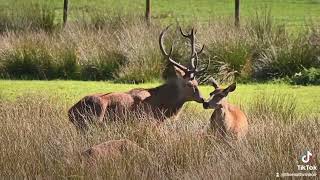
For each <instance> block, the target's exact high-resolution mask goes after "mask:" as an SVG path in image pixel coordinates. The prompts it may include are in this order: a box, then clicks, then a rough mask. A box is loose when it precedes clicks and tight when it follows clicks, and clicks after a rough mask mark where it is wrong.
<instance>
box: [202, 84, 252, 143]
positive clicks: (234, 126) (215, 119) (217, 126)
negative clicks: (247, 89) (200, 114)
mask: <svg viewBox="0 0 320 180" xmlns="http://www.w3.org/2000/svg"><path fill="white" fill-rule="evenodd" d="M213 83H214V87H215V88H216V89H215V91H213V92H212V93H210V95H211V97H210V99H209V100H208V101H206V102H204V103H203V106H204V108H205V109H215V110H214V112H213V114H212V116H211V118H210V129H211V130H213V131H214V132H215V133H217V134H218V135H221V136H223V137H232V138H235V139H241V138H243V137H244V136H245V135H246V134H247V132H248V120H247V117H246V115H245V114H244V113H243V112H242V111H241V110H240V108H239V107H237V106H235V105H233V104H231V103H229V102H228V101H227V100H226V97H227V95H228V93H229V92H232V91H234V90H235V88H236V84H235V83H234V84H232V85H230V86H229V87H228V88H226V89H221V88H220V87H219V86H218V85H217V84H216V83H215V82H213Z"/></svg>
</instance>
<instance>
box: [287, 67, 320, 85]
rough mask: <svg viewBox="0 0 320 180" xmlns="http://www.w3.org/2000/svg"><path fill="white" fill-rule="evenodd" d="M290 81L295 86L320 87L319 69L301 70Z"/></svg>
mask: <svg viewBox="0 0 320 180" xmlns="http://www.w3.org/2000/svg"><path fill="white" fill-rule="evenodd" d="M291 80H292V83H293V84H297V85H320V68H313V67H312V68H309V69H307V68H303V70H302V71H301V72H299V73H296V74H295V75H294V76H293V77H292V78H291Z"/></svg>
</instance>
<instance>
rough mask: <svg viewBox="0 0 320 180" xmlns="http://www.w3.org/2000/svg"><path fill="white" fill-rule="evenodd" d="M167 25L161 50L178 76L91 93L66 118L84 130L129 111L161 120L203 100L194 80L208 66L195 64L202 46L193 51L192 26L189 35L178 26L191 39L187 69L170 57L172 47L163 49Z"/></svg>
mask: <svg viewBox="0 0 320 180" xmlns="http://www.w3.org/2000/svg"><path fill="white" fill-rule="evenodd" d="M168 28H169V27H167V28H166V29H164V30H163V31H162V32H161V34H160V37H159V44H160V50H161V52H162V54H163V56H165V57H166V59H167V60H168V61H169V62H170V64H172V65H173V66H174V68H175V70H176V75H177V76H176V77H174V78H171V79H169V80H167V82H166V83H165V84H163V85H161V86H159V87H156V88H151V89H142V88H138V89H132V90H131V91H129V92H125V93H107V94H93V95H89V96H86V97H84V98H83V99H81V100H80V101H79V102H78V103H76V104H75V105H74V106H73V107H71V108H70V110H69V111H68V115H69V119H70V121H71V122H72V123H73V124H75V125H76V127H78V128H79V129H87V127H88V123H90V122H92V121H95V122H98V123H103V122H104V121H105V120H109V121H110V120H111V121H113V120H116V119H119V118H120V119H121V117H122V116H123V115H125V114H126V113H128V112H129V113H131V112H138V111H142V112H146V113H151V114H152V115H153V117H154V118H155V119H157V120H160V121H163V120H164V119H166V118H169V117H172V116H174V115H176V114H177V113H178V112H179V111H180V109H181V107H182V106H183V104H184V103H185V102H188V101H196V102H198V103H203V102H204V99H203V97H202V96H201V94H200V92H199V89H198V82H197V81H196V79H195V76H197V75H199V74H201V73H203V72H204V71H205V70H206V69H207V68H208V64H209V63H208V64H207V66H206V67H205V68H202V69H200V70H199V69H198V67H197V66H198V55H199V54H200V53H201V52H202V50H203V47H204V46H203V47H202V49H201V50H200V51H199V52H197V51H196V50H195V31H194V30H193V29H192V31H191V33H190V34H184V33H183V32H182V30H181V28H180V31H181V34H182V35H183V36H184V37H186V38H188V39H190V41H191V56H190V61H191V65H190V68H187V67H185V66H183V65H181V64H179V63H177V62H176V61H174V60H173V59H172V58H171V54H172V51H173V47H171V49H170V51H169V53H167V52H166V51H165V49H164V45H163V44H164V42H163V37H164V34H165V33H166V31H167V30H168ZM92 117H93V118H92Z"/></svg>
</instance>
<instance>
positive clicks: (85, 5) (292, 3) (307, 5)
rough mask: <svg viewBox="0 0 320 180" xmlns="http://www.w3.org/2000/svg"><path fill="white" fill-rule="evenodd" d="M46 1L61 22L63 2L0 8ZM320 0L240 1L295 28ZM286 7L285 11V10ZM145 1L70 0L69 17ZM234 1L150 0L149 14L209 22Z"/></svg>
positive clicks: (140, 8) (140, 9)
mask: <svg viewBox="0 0 320 180" xmlns="http://www.w3.org/2000/svg"><path fill="white" fill-rule="evenodd" d="M30 3H39V4H46V5H47V6H49V7H50V8H53V9H55V12H56V14H57V16H56V17H57V22H58V21H59V22H61V18H62V7H63V1H60V0H52V1H50V2H47V1H44V0H27V1H21V0H14V1H10V2H9V1H5V0H0V7H6V8H7V7H10V6H11V7H20V6H21V5H23V4H30ZM319 4H320V1H318V0H281V1H278V0H246V1H243V2H241V16H242V17H243V18H247V17H251V16H252V15H254V14H255V13H256V12H257V11H261V10H263V9H271V10H272V14H273V16H274V17H275V19H276V20H277V22H279V23H285V24H287V25H288V26H291V27H292V26H293V27H294V28H297V27H300V26H302V25H304V24H305V23H306V22H310V20H313V21H314V22H316V21H317V20H318V18H319V16H318V13H319V11H320V6H319ZM284 9H285V11H284ZM144 10H145V1H144V0H122V1H117V0H95V1H91V0H76V1H73V0H70V13H71V14H70V17H71V19H72V20H76V19H81V18H83V16H87V15H85V14H89V16H90V14H95V13H96V14H109V15H110V14H111V15H119V14H137V15H140V16H141V15H143V14H144ZM233 13H234V1H221V0H186V1H182V0H161V1H160V0H154V1H152V17H153V18H154V19H162V20H165V21H171V22H175V21H176V20H178V21H190V20H192V21H202V22H208V21H210V20H214V19H216V18H217V17H223V18H225V17H233Z"/></svg>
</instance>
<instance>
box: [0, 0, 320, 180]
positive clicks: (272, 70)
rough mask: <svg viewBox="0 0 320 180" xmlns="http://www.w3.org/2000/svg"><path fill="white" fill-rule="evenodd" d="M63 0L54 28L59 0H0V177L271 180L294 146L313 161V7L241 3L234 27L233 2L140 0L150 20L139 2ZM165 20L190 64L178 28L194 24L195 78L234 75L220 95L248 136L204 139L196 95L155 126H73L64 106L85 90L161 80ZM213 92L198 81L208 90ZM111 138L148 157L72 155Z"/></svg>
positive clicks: (318, 144) (318, 6) (317, 68)
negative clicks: (91, 162) (236, 111)
mask: <svg viewBox="0 0 320 180" xmlns="http://www.w3.org/2000/svg"><path fill="white" fill-rule="evenodd" d="M69 2H70V11H69V21H68V23H67V25H66V27H64V28H62V25H61V22H62V20H61V19H62V6H63V1H61V0H51V1H45V0H27V1H22V0H12V1H5V0H0V131H1V133H0V178H5V179H7V178H8V179H22V178H28V179H57V178H58V179H66V178H70V179H266V178H267V179H273V178H275V177H276V175H277V173H280V174H281V173H291V172H302V171H298V169H297V165H300V164H302V161H301V155H302V154H303V153H304V152H305V151H306V150H309V151H311V152H312V153H313V154H315V156H312V159H311V161H310V164H313V165H320V158H319V157H320V156H319V155H318V153H319V149H320V139H319V138H318V137H319V136H320V103H319V102H320V94H319V92H320V86H318V85H320V29H319V23H318V20H319V12H320V1H318V0H281V1H278V0H246V1H241V2H242V4H241V26H240V28H236V27H235V26H234V20H233V9H234V5H233V1H231V0H230V1H218V0H210V1H209V0H186V1H182V0H161V1H160V0H152V23H151V24H150V25H147V24H146V22H145V20H144V9H145V7H144V3H145V1H142V0H141V1H138V0H132V1H131V0H121V1H119V0H118V1H116V0H95V1H90V0H77V1H76V0H70V1H69ZM169 24H172V26H171V28H170V30H169V32H168V35H167V36H166V40H165V45H166V47H170V45H171V44H173V45H174V51H173V55H172V58H174V59H175V60H177V61H178V62H180V63H182V64H187V62H189V59H188V58H187V57H188V56H189V51H190V50H189V49H188V46H187V45H188V43H187V41H186V39H184V38H182V37H181V35H180V34H179V32H178V27H179V26H182V28H183V29H184V30H185V31H187V30H190V29H191V27H195V28H196V29H197V32H198V33H197V38H196V41H197V42H196V48H197V49H198V48H200V47H201V45H202V44H205V49H204V53H203V54H202V55H201V56H200V57H199V58H200V66H201V67H203V66H205V63H206V62H207V60H208V59H209V58H210V59H211V62H210V66H209V69H208V72H207V73H206V74H205V75H211V76H213V77H214V78H215V79H217V80H218V81H219V82H221V83H222V84H223V85H224V86H226V85H227V84H229V83H231V82H234V81H236V82H237V83H238V84H237V89H236V91H235V92H233V93H231V94H230V95H229V97H228V100H229V101H230V102H232V103H234V104H236V105H238V106H240V108H241V109H242V110H243V111H244V112H245V113H246V115H247V116H248V119H249V133H248V135H247V136H246V138H245V139H244V140H243V141H229V142H225V141H221V140H220V139H217V138H216V137H214V136H212V135H211V134H210V133H209V134H206V133H205V132H206V129H207V127H208V124H209V118H210V116H211V114H212V111H213V110H204V109H203V107H202V104H197V103H194V102H189V103H187V104H185V105H184V107H183V109H182V112H181V113H180V115H179V116H178V117H177V118H170V119H168V120H166V121H165V122H163V123H160V124H157V123H155V121H154V119H152V118H151V117H149V115H143V116H138V115H137V114H132V115H131V117H130V118H128V119H124V123H122V122H121V123H120V122H107V123H106V126H105V127H92V128H90V130H89V131H88V133H86V134H80V133H78V131H76V128H75V127H74V125H73V124H72V123H71V122H70V121H69V119H68V116H67V111H68V109H69V108H70V107H71V106H72V105H73V104H74V103H76V102H77V101H79V100H80V99H81V98H82V97H83V96H85V95H88V94H93V93H107V92H115V91H116V92H125V91H128V90H130V89H132V88H140V87H142V88H150V87H155V86H158V85H160V84H161V83H163V80H162V79H166V78H168V77H169V76H170V75H172V74H171V73H172V72H170V68H172V67H171V66H168V62H167V61H166V60H165V59H164V58H163V57H162V55H161V52H160V50H159V44H158V38H159V33H160V32H161V30H163V29H164V28H165V27H166V26H168V25H169ZM171 70H172V69H171ZM212 90H213V88H212V87H210V86H208V85H207V84H206V83H201V85H200V91H201V92H202V94H203V95H204V96H205V97H206V98H208V96H209V93H210V92H211V91H212ZM200 134H204V135H200ZM123 138H125V139H129V140H131V141H133V142H135V143H137V144H138V145H139V146H140V147H142V148H144V149H145V150H146V151H147V152H148V153H147V154H144V155H143V156H140V155H138V154H125V155H124V156H123V157H121V158H118V159H114V160H113V161H105V162H99V165H98V166H97V168H89V167H88V166H87V165H86V164H85V163H84V161H83V157H82V156H81V153H82V152H83V151H84V150H86V149H87V148H89V147H91V146H93V145H95V144H99V143H102V142H105V141H108V140H116V139H123ZM318 168H319V166H318ZM308 172H310V173H318V176H319V172H320V171H319V170H318V171H308Z"/></svg>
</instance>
